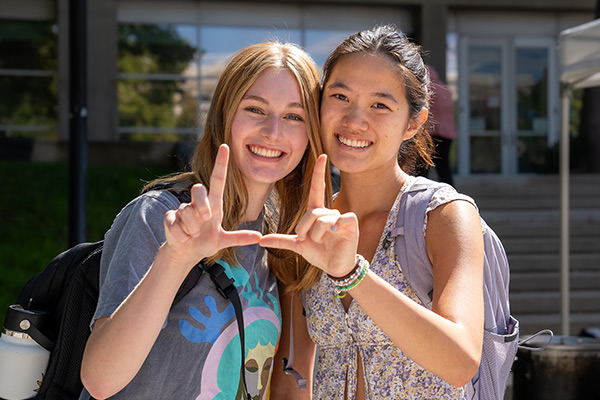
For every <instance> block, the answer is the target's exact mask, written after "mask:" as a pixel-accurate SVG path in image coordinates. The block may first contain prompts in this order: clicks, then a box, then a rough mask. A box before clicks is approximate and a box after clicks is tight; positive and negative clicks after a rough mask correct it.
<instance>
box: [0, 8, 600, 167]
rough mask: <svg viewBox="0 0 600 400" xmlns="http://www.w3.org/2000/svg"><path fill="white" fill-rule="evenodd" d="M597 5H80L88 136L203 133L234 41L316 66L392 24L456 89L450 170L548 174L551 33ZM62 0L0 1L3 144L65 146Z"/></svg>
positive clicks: (552, 132)
mask: <svg viewBox="0 0 600 400" xmlns="http://www.w3.org/2000/svg"><path fill="white" fill-rule="evenodd" d="M594 6H595V1H594V0H569V1H567V0H544V1H529V2H523V1H516V0H478V1H473V0H437V1H431V0H412V1H410V0H379V1H378V2H367V1H364V0H363V1H352V0H346V1H335V0H318V1H315V0H313V1H302V0H295V1H291V0H289V1H288V0H278V1H266V0H265V1H253V2H239V1H238V2H234V1H226V0H220V1H191V0H190V1H187V0H177V1H156V0H145V1H138V0H128V1H122V0H102V1H92V0H88V1H87V16H88V19H87V77H88V86H87V93H88V100H87V104H88V110H89V113H88V117H87V121H88V139H89V141H90V142H97V143H101V142H105V143H111V142H123V143H124V142H135V141H186V140H193V139H195V138H197V137H199V136H200V135H202V125H203V117H204V115H205V112H206V110H207V107H208V104H209V102H210V98H211V95H212V89H213V87H214V84H215V83H216V80H217V78H218V76H219V73H220V71H221V69H222V67H223V65H224V63H225V62H226V61H227V60H228V57H230V56H231V54H233V53H234V52H235V51H236V50H238V49H239V48H241V47H243V46H245V45H247V44H250V43H256V42H260V41H264V40H269V39H279V40H282V41H291V42H295V43H298V44H299V45H301V46H302V47H303V48H305V49H306V50H307V51H308V52H309V53H310V54H311V55H312V56H313V57H314V58H315V61H316V62H317V63H318V64H319V65H322V64H323V62H324V60H325V58H326V56H327V54H328V53H329V52H330V51H331V50H332V49H333V48H334V47H335V45H336V44H337V43H339V42H340V41H341V40H342V39H343V38H344V37H346V36H347V35H348V34H350V33H352V32H355V31H357V30H360V29H366V28H370V27H372V26H373V25H375V24H380V23H393V24H395V25H396V26H397V27H398V28H399V29H401V30H402V31H404V32H405V33H406V34H407V35H408V36H409V37H411V38H413V39H414V40H415V41H416V42H417V43H419V44H420V45H421V46H422V47H423V49H424V50H425V52H426V61H427V62H428V63H429V64H431V65H432V66H433V67H434V68H435V69H436V70H437V71H438V72H439V73H440V75H441V76H442V78H443V79H445V80H446V81H447V83H448V85H449V86H450V88H451V90H452V92H453V98H454V101H455V116H456V122H457V126H458V130H459V138H458V140H456V141H455V144H454V151H453V154H454V159H453V165H454V168H455V172H456V173H457V174H459V175H465V176H468V175H472V174H494V175H509V176H510V175H518V174H532V173H533V174H536V173H544V172H547V171H548V163H549V161H548V154H549V149H551V148H552V147H553V146H554V145H555V144H556V143H557V141H558V139H559V130H560V120H559V119H560V113H559V92H560V88H559V83H558V60H557V54H556V44H557V37H558V34H559V32H560V31H561V30H564V29H566V28H569V27H572V26H575V25H578V24H580V23H583V22H587V21H590V20H592V19H593V18H594ZM68 8H69V1H68V0H3V1H2V2H0V138H8V139H10V138H14V137H26V138H33V139H34V140H41V141H50V142H52V141H55V142H64V141H66V140H67V139H68V131H69V101H68V96H69V90H68V87H69V70H68V69H69V48H68V47H69V10H68Z"/></svg>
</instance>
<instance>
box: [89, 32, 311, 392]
mask: <svg viewBox="0 0 600 400" xmlns="http://www.w3.org/2000/svg"><path fill="white" fill-rule="evenodd" d="M318 103H319V75H318V71H317V69H316V67H315V65H314V62H313V61H312V59H311V58H310V57H309V56H308V55H307V54H306V53H305V52H304V51H302V50H301V49H299V48H298V47H296V46H294V45H291V44H281V43H277V42H269V43H260V44H256V45H252V46H249V47H246V48H244V49H242V50H240V51H239V52H238V53H237V54H236V55H235V56H234V57H233V59H232V60H231V61H230V62H229V64H228V65H227V67H226V68H225V70H224V72H223V74H222V75H221V77H220V80H219V83H218V85H217V87H216V90H215V93H214V96H213V100H212V103H211V106H210V109H209V112H208V116H207V123H206V129H205V134H204V136H203V138H202V139H201V141H200V142H199V144H198V146H197V148H196V151H195V154H194V158H193V160H192V165H191V167H192V168H191V170H192V171H191V172H187V173H182V174H179V175H176V176H173V177H169V178H165V179H159V180H157V181H155V182H152V183H151V184H149V185H148V186H147V187H146V192H145V193H143V194H142V195H140V196H139V197H137V198H136V199H134V200H133V201H132V202H131V203H130V204H128V205H127V206H126V207H125V208H124V209H123V210H122V211H121V212H120V213H119V215H118V216H117V217H116V219H115V221H114V223H113V225H112V227H111V229H110V230H109V231H108V232H107V234H106V240H105V247H104V251H103V256H102V263H101V273H100V298H99V302H98V307H97V310H96V313H95V315H94V318H93V321H92V323H91V324H92V334H91V336H90V339H89V341H88V343H87V346H86V350H85V354H84V359H83V363H82V381H83V383H84V385H85V388H86V390H84V392H83V393H82V396H81V398H82V399H87V398H89V396H90V394H91V396H93V397H94V398H98V399H100V398H107V397H111V396H113V397H111V398H136V399H145V398H148V399H150V398H151V399H156V398H177V399H196V398H202V399H214V398H223V399H233V398H240V397H242V396H243V397H246V394H243V393H244V392H245V391H246V388H244V387H243V386H244V385H242V383H241V382H242V380H241V377H240V369H239V368H236V367H235V366H236V365H240V362H241V360H240V351H239V349H240V342H239V340H240V339H239V332H238V329H237V324H236V317H235V315H234V311H233V308H232V306H231V303H230V302H229V300H227V299H224V298H223V297H221V296H220V295H219V294H218V292H217V290H216V288H215V286H214V284H213V283H212V281H211V280H210V279H208V278H206V277H204V278H201V279H200V280H199V282H198V283H197V284H196V286H195V287H194V288H193V289H192V290H191V291H190V292H189V293H188V294H187V295H186V296H185V297H184V298H183V299H182V300H181V301H180V302H178V303H177V304H176V305H175V306H173V307H172V308H170V307H171V303H172V301H173V298H174V296H175V294H176V292H177V290H178V288H179V286H180V285H181V283H182V282H183V280H184V278H185V277H186V275H187V274H188V272H189V271H190V270H191V269H192V268H193V267H194V265H195V264H196V263H198V262H199V261H200V260H205V262H207V263H219V264H220V265H221V266H223V267H224V269H225V272H226V273H227V274H228V276H229V277H232V278H234V279H235V285H236V288H237V291H238V293H239V295H240V299H241V303H242V309H243V314H244V321H245V349H246V353H245V360H244V364H245V367H246V368H245V374H244V376H245V381H246V383H247V391H248V393H249V394H250V395H251V396H252V397H253V398H266V397H267V395H268V384H269V379H270V375H271V369H272V364H273V356H274V352H275V347H276V346H277V342H278V340H279V332H280V330H281V312H280V306H279V292H278V283H277V280H276V277H275V276H274V274H273V273H272V272H271V271H270V270H269V268H268V267H267V262H266V258H267V257H266V253H265V252H264V249H262V248H261V247H260V246H258V245H257V242H258V240H259V239H260V237H261V235H262V234H265V233H269V232H275V231H277V232H291V231H292V230H293V228H294V227H295V224H296V222H297V220H298V219H299V217H300V216H301V215H302V214H303V213H304V212H305V210H306V208H307V199H308V191H309V187H310V184H309V182H308V181H309V179H310V173H309V174H305V172H306V171H312V170H313V167H314V165H315V162H316V159H317V157H318V155H319V154H320V153H321V152H322V147H321V144H320V139H319V132H318V127H319V120H318ZM229 159H231V160H229ZM158 183H168V184H169V185H170V186H172V187H175V188H177V187H178V186H181V187H182V188H184V189H183V190H186V189H185V188H186V187H188V188H189V186H191V184H193V186H192V187H191V190H190V202H189V203H181V202H180V201H179V200H178V199H177V196H175V195H174V194H173V193H172V192H171V191H172V189H171V191H168V190H152V187H156V185H157V184H158ZM148 189H150V190H148ZM269 198H271V199H272V200H273V204H274V205H275V206H276V208H277V209H276V210H267V207H266V206H265V204H266V203H267V200H268V199H269ZM271 258H272V259H273V260H272V261H273V263H272V268H273V269H274V270H275V271H277V275H278V277H279V278H281V279H282V280H284V281H286V282H293V281H296V280H297V279H298V277H299V276H303V275H305V270H306V269H307V268H308V265H307V264H306V262H304V261H301V260H299V259H298V257H297V256H295V255H294V254H292V253H290V252H281V251H280V252H277V253H274V254H273V256H272V257H271ZM298 262H301V263H300V264H297V263H298ZM296 265H300V267H299V268H297V267H296ZM289 266H293V268H290V267H289ZM286 268H287V269H286ZM309 275H310V274H309ZM305 279H308V278H305Z"/></svg>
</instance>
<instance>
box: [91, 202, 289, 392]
mask: <svg viewBox="0 0 600 400" xmlns="http://www.w3.org/2000/svg"><path fill="white" fill-rule="evenodd" d="M179 204H180V203H179V200H177V198H176V197H175V196H174V195H173V194H172V193H169V192H167V191H161V192H159V191H151V192H149V193H146V194H143V195H141V196H139V197H137V198H136V199H134V200H133V201H131V202H130V203H129V204H128V205H127V206H125V208H123V210H121V212H120V213H119V214H118V215H117V217H116V219H115V221H114V222H113V225H112V227H111V228H110V230H109V231H108V232H107V233H106V236H105V244H104V250H103V253H102V260H101V266H100V288H101V289H100V298H99V300H98V306H97V309H96V313H95V315H94V318H93V321H95V320H96V319H98V318H100V317H106V316H109V315H111V314H112V313H113V312H114V311H115V309H116V308H117V307H118V306H119V305H120V304H121V302H122V301H123V300H124V299H125V298H126V297H127V295H129V293H130V292H131V291H132V290H133V288H134V287H135V286H136V285H137V284H138V282H139V281H140V280H141V279H142V277H143V276H144V274H145V273H146V271H147V270H148V269H149V268H150V266H151V264H152V262H153V261H154V258H155V256H156V254H157V252H158V248H159V247H160V245H161V244H162V243H163V242H164V241H165V234H164V227H163V219H164V215H165V212H166V211H167V210H169V209H177V208H178V207H179ZM263 218H264V217H263V215H261V217H260V218H259V219H258V220H256V221H254V222H251V223H247V224H242V225H241V226H240V229H252V230H257V231H260V232H263ZM237 252H238V253H237V254H238V260H239V261H240V264H241V265H242V267H239V266H230V265H228V264H227V263H226V262H224V261H219V263H220V264H221V265H222V266H223V267H224V268H225V271H226V273H227V275H228V276H229V277H233V278H234V279H235V286H236V287H237V290H238V293H239V295H240V300H241V303H242V308H243V312H244V323H245V336H246V337H245V344H246V346H245V350H246V360H245V366H246V368H245V373H246V382H247V384H248V390H249V392H250V394H251V395H252V396H253V398H259V399H262V398H266V386H267V382H268V379H269V377H270V374H271V369H272V363H273V357H274V353H275V348H276V347H277V342H278V340H279V334H280V331H281V311H280V307H279V292H278V287H277V281H276V279H275V276H274V275H273V274H272V273H271V272H270V271H269V269H268V267H267V263H266V253H265V251H264V249H263V248H262V247H260V246H258V245H249V246H242V247H238V248H237ZM93 321H92V324H93ZM131 329H136V327H135V326H132V327H131ZM114 367H115V368H118V366H114ZM239 382H240V339H239V334H238V327H237V322H236V318H235V312H234V310H233V305H232V304H231V302H230V301H229V300H228V299H225V298H223V297H222V296H221V295H220V294H219V293H218V292H217V290H216V288H215V286H214V284H213V282H212V281H211V279H210V277H209V276H208V274H204V275H203V276H202V277H201V278H200V280H199V281H198V284H197V285H196V286H195V287H194V288H193V289H192V290H191V291H190V292H189V293H188V294H187V295H186V296H185V297H184V298H183V299H182V300H181V301H180V302H179V303H178V304H176V305H175V306H174V307H173V308H172V309H171V310H170V312H169V315H168V317H167V321H166V322H165V326H164V327H163V329H162V331H161V333H160V334H159V336H158V338H157V340H156V343H155V344H154V347H153V348H152V350H151V351H150V353H149V355H148V357H147V358H146V360H145V362H144V364H143V365H142V367H141V369H140V371H139V372H138V373H137V375H136V376H135V377H134V379H133V380H132V381H131V382H130V383H129V385H127V386H126V387H125V388H124V389H123V390H121V391H120V392H119V393H117V394H116V395H115V396H113V397H112V398H113V399H228V400H229V399H234V398H236V396H237V393H238V386H239ZM255 396H258V397H255ZM80 399H81V400H83V399H89V394H88V393H87V392H86V391H85V389H84V391H83V393H82V395H81V397H80Z"/></svg>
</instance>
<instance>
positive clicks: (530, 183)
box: [455, 174, 600, 198]
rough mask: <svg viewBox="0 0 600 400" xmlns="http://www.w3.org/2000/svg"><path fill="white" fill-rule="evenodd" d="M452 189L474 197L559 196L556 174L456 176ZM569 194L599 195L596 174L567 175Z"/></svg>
mask: <svg viewBox="0 0 600 400" xmlns="http://www.w3.org/2000/svg"><path fill="white" fill-rule="evenodd" d="M455 186H456V188H457V189H458V190H459V191H461V192H463V193H466V194H469V195H471V196H474V197H482V198H483V197H518V196H557V197H559V196H560V193H561V180H560V177H559V176H558V175H545V176H543V175H529V176H527V175H522V176H504V177H503V176H489V175H488V176H485V175H479V176H457V177H455ZM569 194H570V195H571V196H581V195H582V196H588V195H598V194H600V175H599V174H585V175H571V176H570V177H569Z"/></svg>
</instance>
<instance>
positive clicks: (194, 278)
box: [171, 261, 203, 308]
mask: <svg viewBox="0 0 600 400" xmlns="http://www.w3.org/2000/svg"><path fill="white" fill-rule="evenodd" d="M202 270H203V268H202V261H200V262H199V263H198V264H196V265H195V266H194V268H192V269H191V270H190V272H188V274H187V276H186V277H185V279H184V281H183V283H182V284H181V286H180V287H179V289H178V290H177V294H176V295H175V298H174V299H173V303H171V308H173V307H174V306H175V304H177V303H179V301H180V300H181V299H182V298H183V297H184V296H185V295H186V294H188V293H189V291H190V290H192V289H193V288H194V286H196V283H198V280H200V277H201V276H202Z"/></svg>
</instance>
